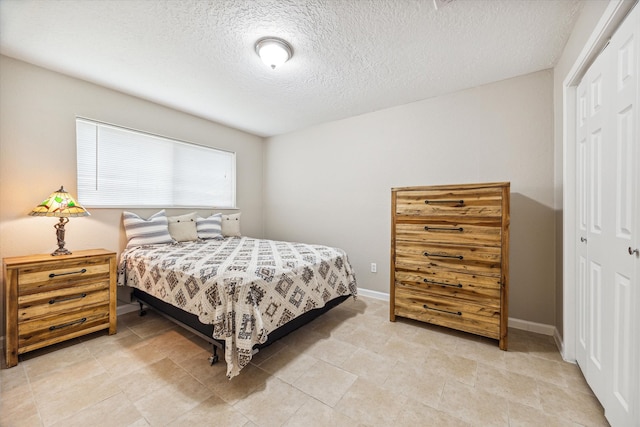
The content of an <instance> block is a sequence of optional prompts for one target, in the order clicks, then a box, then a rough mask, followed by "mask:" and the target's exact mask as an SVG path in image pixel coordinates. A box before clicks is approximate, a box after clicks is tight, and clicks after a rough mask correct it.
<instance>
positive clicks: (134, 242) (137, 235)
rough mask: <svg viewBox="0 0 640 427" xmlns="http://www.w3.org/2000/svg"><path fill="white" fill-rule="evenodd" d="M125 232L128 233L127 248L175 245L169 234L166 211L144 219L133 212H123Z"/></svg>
mask: <svg viewBox="0 0 640 427" xmlns="http://www.w3.org/2000/svg"><path fill="white" fill-rule="evenodd" d="M122 222H123V223H124V231H125V232H126V233H127V240H128V243H127V247H128V248H131V247H134V246H144V245H157V244H162V243H173V239H172V238H171V235H170V234H169V221H168V220H167V215H166V214H165V212H164V209H163V210H161V211H160V212H157V213H155V214H153V215H151V216H150V217H149V219H142V218H140V217H139V216H138V215H136V214H134V213H133V212H126V211H125V212H122Z"/></svg>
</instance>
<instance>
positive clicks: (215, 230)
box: [196, 213, 223, 239]
mask: <svg viewBox="0 0 640 427" xmlns="http://www.w3.org/2000/svg"><path fill="white" fill-rule="evenodd" d="M196 229H197V230H198V237H199V238H200V239H222V237H223V236H222V214H220V213H217V214H213V215H211V216H209V217H207V218H202V217H197V218H196Z"/></svg>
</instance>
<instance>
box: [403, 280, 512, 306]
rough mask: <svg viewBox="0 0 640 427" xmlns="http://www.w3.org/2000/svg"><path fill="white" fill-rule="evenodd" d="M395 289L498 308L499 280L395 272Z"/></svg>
mask: <svg viewBox="0 0 640 427" xmlns="http://www.w3.org/2000/svg"><path fill="white" fill-rule="evenodd" d="M395 279H396V289H399V288H412V289H413V290H415V291H416V292H420V291H423V292H428V293H431V294H434V295H442V296H445V297H451V298H461V299H465V300H468V301H472V302H478V303H482V304H487V305H490V306H494V307H496V308H499V307H500V279H499V278H497V277H487V276H473V275H469V274H457V273H449V272H433V273H432V274H428V273H419V272H412V271H396V274H395Z"/></svg>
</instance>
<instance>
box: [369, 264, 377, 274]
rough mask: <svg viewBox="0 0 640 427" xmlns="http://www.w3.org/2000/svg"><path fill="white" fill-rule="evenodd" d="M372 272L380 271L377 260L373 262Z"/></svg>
mask: <svg viewBox="0 0 640 427" xmlns="http://www.w3.org/2000/svg"><path fill="white" fill-rule="evenodd" d="M371 272H372V273H377V272H378V266H377V265H376V263H375V262H372V263H371Z"/></svg>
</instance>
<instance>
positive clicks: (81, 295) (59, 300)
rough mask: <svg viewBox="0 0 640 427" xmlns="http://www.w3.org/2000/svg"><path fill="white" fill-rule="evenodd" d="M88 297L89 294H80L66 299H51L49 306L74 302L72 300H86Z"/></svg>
mask: <svg viewBox="0 0 640 427" xmlns="http://www.w3.org/2000/svg"><path fill="white" fill-rule="evenodd" d="M86 296H87V294H85V293H82V294H80V295H75V296H72V297H66V298H58V299H56V298H51V299H50V300H49V304H55V303H57V302H62V301H69V300H72V299H79V298H84V297H86Z"/></svg>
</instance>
